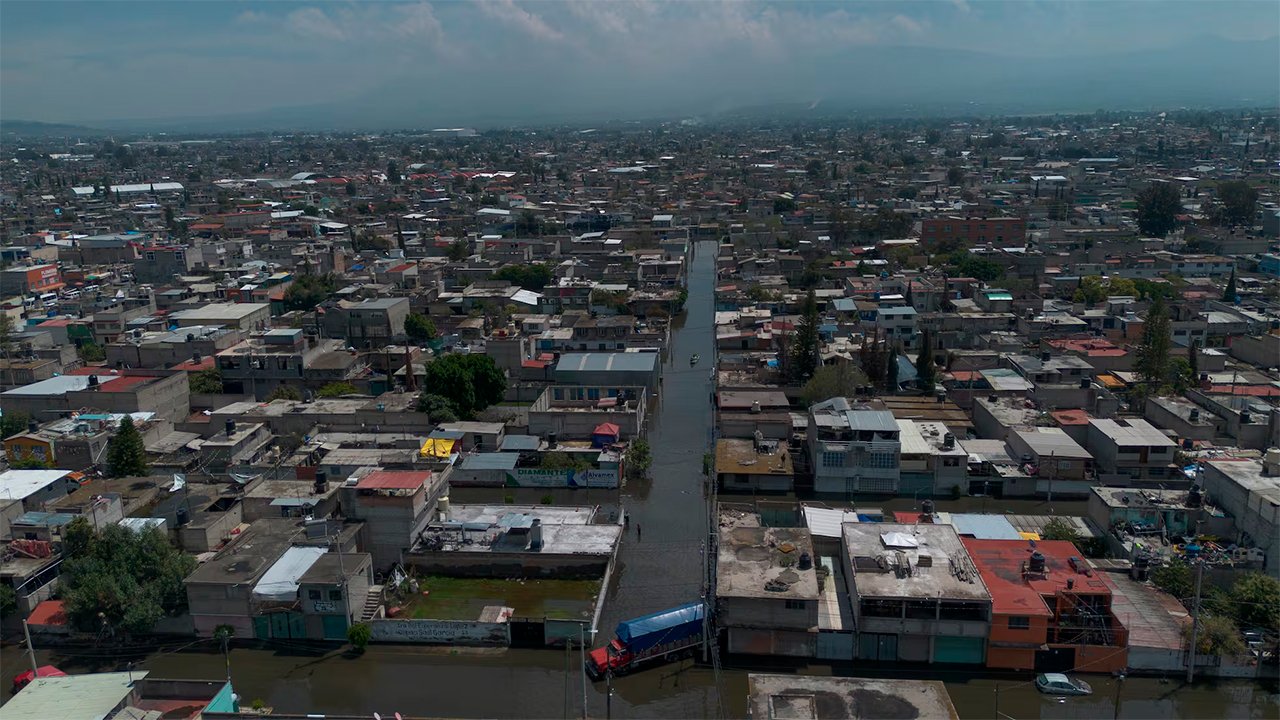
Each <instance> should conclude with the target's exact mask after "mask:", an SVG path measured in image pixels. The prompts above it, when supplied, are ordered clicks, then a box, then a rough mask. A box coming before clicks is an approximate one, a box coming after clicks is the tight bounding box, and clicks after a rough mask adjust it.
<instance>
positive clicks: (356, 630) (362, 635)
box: [347, 622, 373, 653]
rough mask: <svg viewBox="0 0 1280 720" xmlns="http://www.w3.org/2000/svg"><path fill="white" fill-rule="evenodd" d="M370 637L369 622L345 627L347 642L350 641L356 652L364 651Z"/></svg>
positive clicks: (371, 632)
mask: <svg viewBox="0 0 1280 720" xmlns="http://www.w3.org/2000/svg"><path fill="white" fill-rule="evenodd" d="M372 639H373V628H372V627H370V625H369V623H363V622H360V623H356V624H354V625H352V626H351V627H349V628H347V642H349V643H351V647H353V648H355V651H356V652H357V653H362V652H364V651H365V648H367V647H369V641H370V640H372Z"/></svg>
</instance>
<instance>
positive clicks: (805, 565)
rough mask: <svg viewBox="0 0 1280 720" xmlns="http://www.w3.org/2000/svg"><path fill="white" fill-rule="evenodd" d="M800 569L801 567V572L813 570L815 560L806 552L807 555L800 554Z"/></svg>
mask: <svg viewBox="0 0 1280 720" xmlns="http://www.w3.org/2000/svg"><path fill="white" fill-rule="evenodd" d="M799 567H800V569H801V570H809V569H812V568H813V558H812V557H811V556H810V555H809V553H807V552H806V553H800V565H799Z"/></svg>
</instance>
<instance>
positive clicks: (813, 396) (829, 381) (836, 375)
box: [800, 362, 867, 405]
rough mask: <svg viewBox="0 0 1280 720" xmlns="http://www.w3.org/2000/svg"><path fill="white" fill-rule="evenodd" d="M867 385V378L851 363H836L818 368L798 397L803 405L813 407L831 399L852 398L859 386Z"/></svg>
mask: <svg viewBox="0 0 1280 720" xmlns="http://www.w3.org/2000/svg"><path fill="white" fill-rule="evenodd" d="M866 384H867V376H866V375H865V374H864V373H863V372H862V371H861V370H859V369H858V368H857V367H855V366H854V365H853V364H852V363H847V362H837V363H833V364H831V365H822V366H819V367H818V369H817V370H815V371H814V373H813V377H811V378H809V382H807V383H805V384H804V389H803V390H801V391H800V397H802V398H804V403H805V405H813V404H814V403H820V402H822V401H823V400H830V399H831V398H833V397H852V396H853V395H855V394H856V393H857V391H858V386H859V385H866Z"/></svg>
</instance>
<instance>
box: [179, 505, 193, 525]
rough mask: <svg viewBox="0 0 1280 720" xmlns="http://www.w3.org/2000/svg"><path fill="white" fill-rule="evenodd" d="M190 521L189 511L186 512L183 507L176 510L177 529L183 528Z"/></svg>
mask: <svg viewBox="0 0 1280 720" xmlns="http://www.w3.org/2000/svg"><path fill="white" fill-rule="evenodd" d="M190 521H191V511H190V510H188V509H187V508H186V506H185V505H184V506H182V507H180V508H178V527H183V526H184V525H186V524H187V523H188V522H190Z"/></svg>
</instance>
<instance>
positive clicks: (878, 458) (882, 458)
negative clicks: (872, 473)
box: [864, 453, 898, 469]
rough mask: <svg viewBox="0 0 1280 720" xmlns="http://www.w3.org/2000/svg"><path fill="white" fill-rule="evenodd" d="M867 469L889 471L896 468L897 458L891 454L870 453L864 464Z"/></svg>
mask: <svg viewBox="0 0 1280 720" xmlns="http://www.w3.org/2000/svg"><path fill="white" fill-rule="evenodd" d="M864 465H865V466H866V467H869V468H881V469H891V468H896V467H898V456H897V455H895V454H893V453H871V454H870V455H868V456H867V461H866V463H864Z"/></svg>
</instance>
